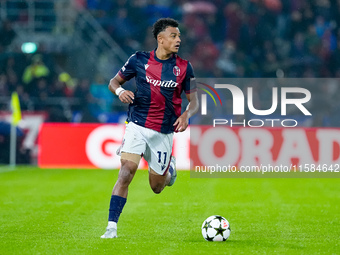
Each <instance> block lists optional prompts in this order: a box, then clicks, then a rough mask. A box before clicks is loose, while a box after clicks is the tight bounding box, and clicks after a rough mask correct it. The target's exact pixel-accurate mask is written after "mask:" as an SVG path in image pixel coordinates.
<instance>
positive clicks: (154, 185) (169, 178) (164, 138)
mask: <svg viewBox="0 0 340 255" xmlns="http://www.w3.org/2000/svg"><path fill="white" fill-rule="evenodd" d="M172 143H173V134H161V133H159V132H155V131H153V130H152V131H150V136H149V137H148V143H147V147H146V150H145V155H144V158H145V159H146V161H147V162H148V163H149V182H150V187H151V189H152V190H153V191H154V192H155V193H156V194H159V193H160V192H161V191H162V190H163V189H164V187H165V186H166V185H168V186H171V185H173V184H174V182H175V180H176V177H177V172H176V166H175V165H176V162H175V158H174V157H173V156H172V155H171V152H172Z"/></svg>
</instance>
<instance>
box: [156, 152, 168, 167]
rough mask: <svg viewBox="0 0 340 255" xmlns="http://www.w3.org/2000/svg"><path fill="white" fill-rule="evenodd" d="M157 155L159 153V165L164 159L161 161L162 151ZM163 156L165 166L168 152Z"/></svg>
mask: <svg viewBox="0 0 340 255" xmlns="http://www.w3.org/2000/svg"><path fill="white" fill-rule="evenodd" d="M157 153H158V163H161V161H162V159H161V157H162V152H161V151H157ZM163 155H164V163H163V164H164V165H165V163H166V155H167V153H166V151H165V152H163Z"/></svg>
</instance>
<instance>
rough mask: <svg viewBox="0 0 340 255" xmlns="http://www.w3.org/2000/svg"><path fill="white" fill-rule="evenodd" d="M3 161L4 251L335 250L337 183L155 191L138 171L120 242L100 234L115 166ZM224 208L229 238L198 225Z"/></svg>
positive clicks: (0, 228)
mask: <svg viewBox="0 0 340 255" xmlns="http://www.w3.org/2000/svg"><path fill="white" fill-rule="evenodd" d="M9 170H10V169H9V168H6V167H0V254H274V253H277V254H339V253H340V247H339V246H340V242H339V236H340V215H339V212H340V179H292V178H289V179H193V178H190V173H189V172H187V171H180V172H179V173H178V178H177V181H176V183H175V185H174V186H172V187H167V188H166V189H165V190H164V191H163V192H162V193H161V194H159V195H156V194H153V192H152V191H151V189H150V187H149V183H148V176H147V171H137V174H136V176H135V178H134V180H133V182H132V184H131V187H130V190H129V196H128V200H127V204H126V206H125V208H124V210H123V213H122V215H121V217H120V221H119V225H118V238H117V239H109V240H108V239H105V240H102V239H100V236H101V235H102V234H103V233H104V230H105V227H106V224H107V216H108V206H109V199H110V195H111V190H112V187H113V185H114V183H115V180H116V178H117V175H118V171H117V170H114V171H104V170H41V169H38V168H34V167H17V168H16V169H15V170H14V171H9ZM214 214H220V215H222V216H224V217H225V218H227V219H228V220H229V222H230V224H231V230H232V232H231V235H230V238H229V240H227V241H226V242H207V241H205V240H204V239H203V237H202V234H201V224H202V222H203V221H204V220H205V219H206V218H207V217H208V216H211V215H214Z"/></svg>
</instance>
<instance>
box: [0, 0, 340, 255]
mask: <svg viewBox="0 0 340 255" xmlns="http://www.w3.org/2000/svg"><path fill="white" fill-rule="evenodd" d="M339 12H340V3H339V1H337V0H312V1H307V0H282V1H280V0H252V1H246V0H240V1H226V0H225V1H223V0H215V1H183V0H174V1H169V0H117V1H113V0H112V1H109V0H107V1H104V0H88V1H86V0H74V1H71V0H57V1H52V0H27V1H21V0H0V19H1V25H0V26H1V29H0V194H1V195H0V254H150V253H152V254H185V253H186V254H274V253H275V254H339V253H340V252H339V242H338V240H339V235H340V233H339V224H340V221H339V219H340V217H339V211H340V206H339V205H340V203H339V194H340V189H339V188H340V186H339V179H338V178H193V176H191V173H190V172H189V171H179V172H178V179H177V181H176V184H175V185H174V187H172V188H166V189H165V190H164V191H163V192H162V194H161V195H155V194H153V192H152V190H151V189H150V187H149V183H148V181H147V180H148V172H147V171H137V173H136V176H135V177H134V180H133V182H132V183H131V190H130V192H129V197H128V203H127V204H126V206H125V208H124V211H123V213H122V215H121V217H120V222H119V231H118V236H119V238H117V239H115V240H102V239H100V238H99V237H100V236H101V235H102V234H103V233H104V230H105V226H106V224H107V211H108V206H109V198H110V196H111V191H112V186H113V184H114V182H115V180H116V179H117V177H118V167H116V169H114V170H112V171H99V170H97V169H94V170H90V169H89V170H86V171H83V170H79V167H80V169H84V168H89V167H90V168H91V167H92V168H107V167H108V168H110V169H112V165H116V164H117V157H115V156H114V152H115V148H116V147H117V146H119V143H120V141H121V139H122V133H123V132H124V125H122V124H121V123H123V122H124V120H125V114H126V106H124V105H122V104H121V103H120V102H119V100H118V99H117V98H116V97H115V96H114V95H112V94H111V93H110V92H109V91H108V89H107V83H108V81H109V79H110V78H111V77H112V76H113V75H115V74H116V72H117V70H118V69H119V68H120V67H121V66H122V65H123V64H124V63H125V61H126V59H127V58H128V56H129V55H130V54H132V53H134V52H135V51H136V50H152V49H153V48H154V47H155V46H156V45H155V41H154V39H153V38H152V36H151V30H150V26H151V24H152V23H153V22H154V21H155V20H156V19H158V18H159V17H165V16H172V17H174V18H176V19H178V20H179V21H180V22H181V23H182V25H181V27H180V29H181V32H182V45H181V48H180V55H181V56H182V57H184V58H186V59H188V60H190V61H191V62H192V64H193V66H194V68H195V72H196V76H197V77H200V78H207V79H210V78H213V77H217V78H270V77H274V78H277V77H290V78H302V77H303V78H306V79H308V78H313V79H314V78H328V79H329V78H339V75H340V71H339V70H340V43H339V42H340V33H339V27H340V26H339V22H340V15H339V14H340V13H339ZM33 70H34V71H35V72H34V73H35V75H32V73H33V72H32V71H33ZM329 80H330V79H329ZM330 81H333V82H331V83H320V86H316V87H314V88H313V89H314V90H313V91H312V93H313V95H317V96H316V97H314V99H315V98H316V100H313V102H312V105H308V107H307V108H308V109H309V110H310V111H311V112H312V113H313V116H312V117H311V118H307V119H306V120H305V121H303V122H302V123H303V128H301V129H300V128H294V129H288V130H289V131H288V132H286V133H284V134H283V133H280V132H281V131H282V130H281V131H280V130H277V129H272V130H268V129H266V128H263V129H261V130H258V131H261V132H262V135H261V136H260V137H261V139H263V140H262V141H264V144H267V145H268V144H270V143H269V142H270V141H271V139H272V140H275V144H276V145H277V143H281V142H282V140H283V139H282V137H283V135H284V136H285V138H292V139H287V140H289V141H292V140H296V141H298V142H297V143H296V144H298V146H295V148H292V146H293V143H290V144H288V146H285V150H284V155H283V156H285V155H289V156H290V157H291V156H292V154H291V153H297V154H299V156H300V157H304V159H305V160H306V158H307V159H308V160H309V162H307V163H312V162H313V161H312V160H311V157H314V158H317V155H318V153H320V155H323V157H325V158H327V157H328V158H329V159H333V160H334V159H335V160H336V163H337V162H338V161H339V158H340V150H339V148H340V147H339V144H340V141H339V139H340V135H339V132H340V131H339V129H338V128H339V126H340V122H339V120H340V118H339V114H338V112H339V109H340V100H339V97H340V93H339V87H338V86H339V85H338V83H337V82H335V83H334V79H333V80H330ZM335 81H337V80H335ZM127 86H131V87H132V86H133V82H132V83H129V84H127ZM13 91H17V92H18V94H19V97H20V103H21V108H22V110H23V112H22V113H23V116H22V117H23V119H22V120H21V122H20V123H19V126H18V146H17V163H18V164H24V165H23V166H16V167H15V168H13V167H10V166H7V164H8V159H9V155H8V154H9V123H10V120H11V112H10V101H11V100H10V99H11V97H10V96H11V93H12V92H13ZM256 91H258V95H260V96H259V99H261V100H257V103H261V102H264V104H265V105H266V100H267V99H269V98H270V93H268V87H264V88H263V87H262V86H257V87H256ZM314 93H315V94H314ZM268 94H269V95H268ZM208 100H209V98H208ZM210 101H211V100H210ZM210 101H208V104H209V102H210ZM210 103H212V102H210ZM257 106H258V105H257ZM213 109H217V108H213ZM259 109H260V108H259ZM287 117H288V116H287ZM42 126H44V129H42ZM321 127H322V128H321ZM324 127H332V128H331V130H329V129H326V128H324ZM39 130H40V131H39ZM41 130H44V132H43V133H39V132H42V131H41ZM91 130H96V132H94V133H91ZM238 130H242V132H241V136H237V132H238V131H237V129H236V130H232V132H234V133H232V132H231V131H230V130H229V131H228V134H229V135H231V137H232V138H233V139H228V137H227V138H226V134H227V132H225V130H224V131H221V130H219V131H218V132H215V133H214V134H215V137H216V136H221V137H222V136H223V138H225V140H226V142H227V141H231V142H233V143H234V144H233V146H237V147H239V148H241V147H242V146H243V148H245V149H246V154H247V156H248V155H250V156H251V157H252V158H251V160H253V159H254V157H255V156H256V153H259V152H258V150H257V148H256V149H253V147H252V146H254V144H255V143H256V139H254V136H253V135H254V134H256V133H257V132H252V131H250V130H251V129H247V128H246V129H238ZM195 131H198V134H200V133H199V132H200V131H202V129H200V128H197V127H196V129H195ZM243 131H245V132H243ZM221 132H222V133H221ZM235 132H236V133H235ZM289 132H290V133H289ZM90 133H91V135H89V134H90ZM263 133H264V135H263ZM271 133H273V134H272V135H271ZM181 135H183V137H179V138H178V140H177V141H175V144H174V146H175V147H176V151H177V153H178V150H180V149H181V148H185V147H188V143H189V140H190V139H189V138H190V136H189V132H183V133H182V134H181ZM176 136H177V137H178V135H175V137H176ZM240 137H241V138H245V139H243V140H242V139H240ZM195 138H196V139H195V140H196V144H195V146H196V145H199V143H203V141H204V140H207V139H206V138H207V136H205V135H197V136H196V137H195ZM255 138H256V137H255ZM319 138H320V140H321V141H323V146H319V143H318V139H319ZM42 140H44V141H46V142H47V143H48V144H49V145H50V147H49V148H50V149H53V148H59V151H58V153H55V151H53V150H52V151H45V155H46V156H47V158H46V159H50V160H54V161H53V162H54V163H55V160H59V162H58V163H59V165H58V166H57V167H56V168H53V169H41V168H40V167H37V166H36V165H37V164H38V156H39V153H41V152H39V147H38V146H37V145H38V143H39V142H41V141H42ZM86 140H88V141H89V142H88V144H89V146H88V148H89V149H92V151H91V150H90V153H89V154H88V155H90V157H92V156H93V157H94V160H95V161H96V162H97V166H95V164H92V165H90V164H89V160H90V158H89V157H87V156H86V155H85V152H86V147H87V146H86ZM93 141H100V143H95V145H94V146H92V145H93ZM244 141H246V142H247V143H245V144H243V142H244ZM268 141H269V142H268ZM336 145H338V146H336ZM96 146H97V147H96ZM201 146H202V147H203V146H204V145H202V144H201ZM307 147H310V148H309V149H310V150H307ZM312 147H313V148H312ZM330 147H333V149H334V151H333V155H332V153H330ZM207 148H208V147H207ZM267 149H268V148H267ZM275 150H276V152H275V153H276V154H279V151H280V150H279V146H276V148H275ZM281 151H282V150H281ZM98 152H102V153H99V155H98V154H96V153H98ZM243 152H244V151H243ZM61 153H64V154H61ZM238 153H239V154H237V155H236V156H237V157H238V156H239V155H241V153H242V151H241V150H240V151H238ZM234 154H235V153H234ZM306 155H307V156H306ZM311 155H312V156H311ZM329 155H331V156H329ZM112 156H113V160H114V161H113V163H114V164H112V161H110V160H111V159H112ZM176 156H177V162H178V163H179V164H180V163H181V164H183V163H185V164H187V165H188V159H187V158H184V159H183V158H181V157H187V155H185V154H184V153H181V152H179V153H178V155H176ZM215 156H216V155H215ZM217 156H219V155H217ZM263 156H264V157H271V156H272V155H270V153H268V154H263ZM332 156H333V158H332ZM285 159H286V158H285ZM300 159H301V158H300ZM69 160H76V162H74V161H73V162H74V163H75V164H74V165H71V166H70V167H71V168H66V169H61V166H60V165H61V164H62V166H63V167H67V164H69V162H70V161H69ZM81 160H83V161H81ZM92 160H93V158H92ZM288 160H291V158H288ZM294 160H296V159H294ZM60 161H63V162H60ZM98 162H99V163H98ZM50 163H51V162H50ZM214 163H215V162H214ZM84 164H85V165H84ZM98 164H108V165H98ZM142 164H144V165H142V166H145V162H143V163H142ZM187 165H186V166H183V168H186V167H187ZM48 167H51V164H50V165H49V166H48ZM75 167H76V168H77V169H74V168H75ZM181 167H182V166H181ZM336 174H339V173H336ZM264 177H265V176H264ZM215 214H220V215H222V216H224V217H226V218H227V219H228V220H229V222H230V224H231V229H232V233H231V236H230V238H229V240H228V241H227V242H226V243H211V242H206V241H205V240H204V239H203V238H202V235H201V224H202V222H203V221H204V220H205V219H206V218H207V217H208V216H211V215H215Z"/></svg>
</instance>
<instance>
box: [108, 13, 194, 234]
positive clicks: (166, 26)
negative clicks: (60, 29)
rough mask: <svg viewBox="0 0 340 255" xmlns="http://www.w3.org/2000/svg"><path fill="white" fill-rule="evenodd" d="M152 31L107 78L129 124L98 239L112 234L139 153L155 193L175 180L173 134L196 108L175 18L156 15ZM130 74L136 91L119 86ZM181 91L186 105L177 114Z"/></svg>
mask: <svg viewBox="0 0 340 255" xmlns="http://www.w3.org/2000/svg"><path fill="white" fill-rule="evenodd" d="M153 35H154V37H155V39H156V40H157V44H158V46H157V48H156V49H155V50H153V51H151V52H136V53H135V54H133V55H132V56H131V57H130V58H129V59H128V61H127V62H126V63H125V65H124V66H123V67H122V68H121V70H120V71H119V72H118V74H117V75H116V76H115V77H114V78H113V79H111V80H110V84H109V89H110V91H111V92H112V93H114V94H116V95H117V96H118V97H119V99H120V101H121V102H123V103H128V104H130V105H129V111H128V118H127V122H128V124H127V125H126V130H125V135H124V139H123V142H122V145H121V147H120V151H119V153H118V154H120V155H121V168H120V171H119V174H118V180H117V182H116V184H115V186H114V187H113V191H112V196H111V201H110V209H109V223H108V226H107V228H106V232H105V234H104V235H102V236H101V238H115V237H117V222H118V218H119V216H120V214H121V212H122V210H123V207H124V205H125V203H126V198H127V194H128V187H129V184H130V183H131V181H132V179H133V177H134V175H135V173H136V171H137V168H138V165H139V161H140V159H141V157H144V159H145V160H146V161H147V162H148V165H149V183H150V186H151V189H152V190H153V191H154V192H155V193H156V194H159V193H160V192H161V191H162V190H163V189H164V187H165V186H172V185H173V184H174V182H175V180H176V177H177V173H176V166H175V164H176V162H175V158H174V157H173V156H172V155H171V152H172V143H173V133H174V132H183V131H185V130H186V128H187V127H188V120H189V118H190V117H191V116H192V115H193V114H195V113H196V112H197V110H198V99H197V92H196V88H195V86H196V85H195V78H194V73H193V69H192V66H191V64H190V63H189V62H188V61H187V60H184V59H182V58H180V57H179V56H178V55H177V52H178V49H179V46H180V43H181V39H180V31H179V29H178V22H177V21H175V20H174V19H170V18H162V19H159V20H158V21H156V22H155V24H154V25H153ZM133 77H135V79H136V87H137V89H136V91H135V92H132V91H129V90H125V89H123V88H122V86H121V85H123V84H124V83H125V81H128V80H130V79H131V78H133ZM190 83H191V86H190ZM190 87H191V90H190ZM183 91H184V92H185V93H186V97H187V99H188V101H189V104H188V106H187V108H186V111H184V112H183V113H182V114H181V103H182V99H181V94H182V92H183Z"/></svg>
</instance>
